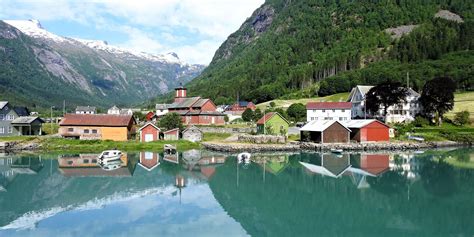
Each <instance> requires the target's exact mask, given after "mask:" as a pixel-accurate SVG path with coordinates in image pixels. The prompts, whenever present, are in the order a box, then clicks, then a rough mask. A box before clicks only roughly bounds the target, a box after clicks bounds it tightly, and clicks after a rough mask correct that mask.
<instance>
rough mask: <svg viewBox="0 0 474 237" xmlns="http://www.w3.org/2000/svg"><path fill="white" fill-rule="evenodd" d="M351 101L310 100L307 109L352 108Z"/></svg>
mask: <svg viewBox="0 0 474 237" xmlns="http://www.w3.org/2000/svg"><path fill="white" fill-rule="evenodd" d="M351 108H352V103H351V102H308V103H307V104H306V109H351Z"/></svg>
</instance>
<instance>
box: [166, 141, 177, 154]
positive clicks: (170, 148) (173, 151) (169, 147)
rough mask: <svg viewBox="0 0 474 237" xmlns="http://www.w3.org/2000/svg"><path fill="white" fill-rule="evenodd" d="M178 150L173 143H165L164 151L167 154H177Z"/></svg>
mask: <svg viewBox="0 0 474 237" xmlns="http://www.w3.org/2000/svg"><path fill="white" fill-rule="evenodd" d="M176 150H177V149H176V147H175V146H173V145H171V144H165V146H164V147H163V151H164V153H165V155H173V154H176Z"/></svg>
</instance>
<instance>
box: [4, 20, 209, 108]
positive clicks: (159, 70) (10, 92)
mask: <svg viewBox="0 0 474 237" xmlns="http://www.w3.org/2000/svg"><path fill="white" fill-rule="evenodd" d="M8 22H10V24H8ZM11 24H13V25H17V27H15V26H12V25H11ZM25 33H26V34H25ZM99 42H100V41H94V40H82V39H79V40H78V39H73V38H67V37H62V36H57V35H55V34H53V33H51V32H49V31H46V30H44V29H42V27H41V23H40V22H39V21H35V20H30V21H14V22H12V21H7V23H5V22H3V21H0V61H2V62H4V63H3V65H2V66H0V81H1V82H2V83H1V84H0V91H2V92H3V91H5V92H4V93H2V95H4V96H3V97H4V98H1V99H2V100H11V101H12V102H14V101H15V102H16V103H15V104H24V105H28V106H40V107H48V106H50V105H62V102H63V100H66V102H67V105H68V107H74V106H76V105H87V104H89V105H96V106H99V107H108V106H111V105H114V104H117V105H121V106H131V105H134V104H140V103H142V102H143V101H146V100H147V99H149V98H152V97H155V96H157V95H160V94H163V93H166V92H168V91H169V90H171V89H172V88H174V87H176V86H178V85H180V84H181V83H186V82H188V81H189V80H191V79H192V78H194V77H195V76H197V75H198V74H199V73H200V72H201V71H202V69H203V68H204V66H203V65H198V64H187V63H184V62H183V61H181V60H180V59H179V57H177V55H176V54H175V53H169V54H166V55H154V54H149V53H143V52H135V51H132V50H128V49H123V48H120V47H116V46H111V45H108V44H106V43H105V42H103V41H102V42H100V43H99ZM24 64H28V65H29V66H28V67H24V66H25V65H24ZM52 88H56V89H54V90H53V89H52ZM27 91H31V92H27ZM62 91H69V93H66V94H64V93H62ZM25 92H27V93H29V94H31V95H29V96H27V95H25Z"/></svg>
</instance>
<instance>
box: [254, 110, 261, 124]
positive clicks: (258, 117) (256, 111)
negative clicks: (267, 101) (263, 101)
mask: <svg viewBox="0 0 474 237" xmlns="http://www.w3.org/2000/svg"><path fill="white" fill-rule="evenodd" d="M253 117H254V121H258V120H259V119H260V118H261V117H263V113H262V111H261V110H260V109H259V108H257V109H256V110H255V112H254V115H253Z"/></svg>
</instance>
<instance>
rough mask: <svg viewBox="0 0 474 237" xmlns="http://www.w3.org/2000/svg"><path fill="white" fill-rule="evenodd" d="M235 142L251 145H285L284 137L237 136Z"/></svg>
mask: <svg viewBox="0 0 474 237" xmlns="http://www.w3.org/2000/svg"><path fill="white" fill-rule="evenodd" d="M237 141H239V142H247V143H253V144H268V143H272V144H286V137H285V136H273V135H245V134H242V135H239V137H238V139H237Z"/></svg>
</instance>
